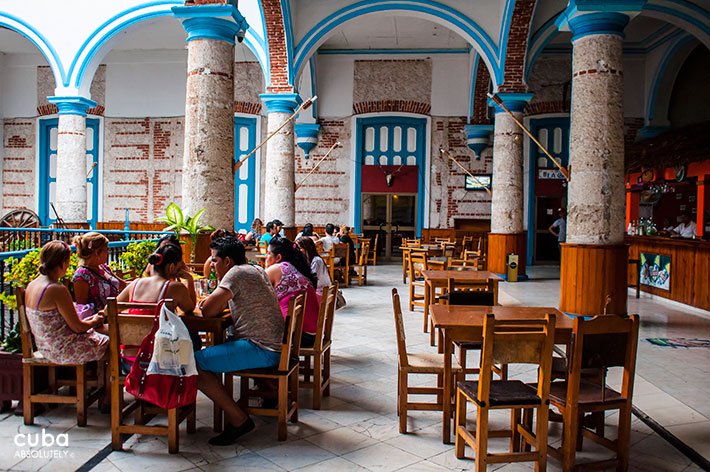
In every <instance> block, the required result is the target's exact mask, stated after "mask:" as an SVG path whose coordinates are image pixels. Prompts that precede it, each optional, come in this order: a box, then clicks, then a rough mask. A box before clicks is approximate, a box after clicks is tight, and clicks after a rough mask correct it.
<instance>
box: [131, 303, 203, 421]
mask: <svg viewBox="0 0 710 472" xmlns="http://www.w3.org/2000/svg"><path fill="white" fill-rule="evenodd" d="M126 391H127V392H128V393H130V394H131V395H133V396H134V397H136V398H138V399H140V400H144V401H146V402H149V403H152V404H153V405H156V406H158V407H160V408H165V409H167V410H169V409H172V408H179V407H183V406H187V405H191V404H193V403H195V401H196V400H197V368H196V367H195V355H194V352H193V347H192V340H191V339H190V333H189V331H188V330H187V327H186V326H185V323H183V322H182V320H181V319H180V317H179V316H178V315H176V314H175V313H174V312H173V311H172V310H170V309H169V308H168V307H167V306H165V303H164V302H160V303H159V304H158V306H157V307H156V309H155V318H154V319H153V328H152V329H151V331H150V333H149V334H148V335H147V336H146V337H145V338H143V341H142V342H141V346H140V349H139V350H138V355H137V356H136V362H134V363H133V365H132V366H131V370H130V372H129V373H128V375H127V376H126Z"/></svg>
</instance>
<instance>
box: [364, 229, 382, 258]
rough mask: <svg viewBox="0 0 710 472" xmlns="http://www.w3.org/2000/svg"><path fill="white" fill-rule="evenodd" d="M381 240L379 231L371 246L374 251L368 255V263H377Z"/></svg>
mask: <svg viewBox="0 0 710 472" xmlns="http://www.w3.org/2000/svg"><path fill="white" fill-rule="evenodd" d="M379 242H380V233H377V234H375V239H374V240H373V243H372V247H371V248H370V249H371V250H372V251H371V252H370V254H369V255H368V256H367V263H368V264H372V265H373V266H376V265H377V248H378V247H379V246H378V244H379Z"/></svg>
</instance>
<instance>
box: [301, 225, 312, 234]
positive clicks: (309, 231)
mask: <svg viewBox="0 0 710 472" xmlns="http://www.w3.org/2000/svg"><path fill="white" fill-rule="evenodd" d="M301 236H313V225H312V224H311V223H306V225H305V226H304V227H303V231H302V232H301Z"/></svg>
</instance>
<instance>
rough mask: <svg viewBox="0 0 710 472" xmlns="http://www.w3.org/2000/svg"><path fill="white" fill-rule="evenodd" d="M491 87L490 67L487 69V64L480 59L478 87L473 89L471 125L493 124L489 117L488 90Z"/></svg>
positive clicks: (477, 76)
mask: <svg viewBox="0 0 710 472" xmlns="http://www.w3.org/2000/svg"><path fill="white" fill-rule="evenodd" d="M490 86H491V74H490V72H488V67H486V63H485V62H483V61H482V60H481V59H478V70H477V71H476V85H475V87H474V89H473V116H471V123H473V124H477V125H489V124H491V119H490V118H489V117H488V90H489V88H490Z"/></svg>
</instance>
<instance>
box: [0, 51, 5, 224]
mask: <svg viewBox="0 0 710 472" xmlns="http://www.w3.org/2000/svg"><path fill="white" fill-rule="evenodd" d="M4 71H5V55H4V54H0V143H2V145H0V182H2V176H3V165H4V163H5V133H4V131H5V126H4V123H5V120H4V118H5V115H4V114H3V111H4V110H3V106H2V105H3V102H4V98H5V93H4V92H5V90H4V87H3V84H4V83H5V77H4ZM3 193H4V192H0V214H5V207H4V206H3V198H2V197H3Z"/></svg>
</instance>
